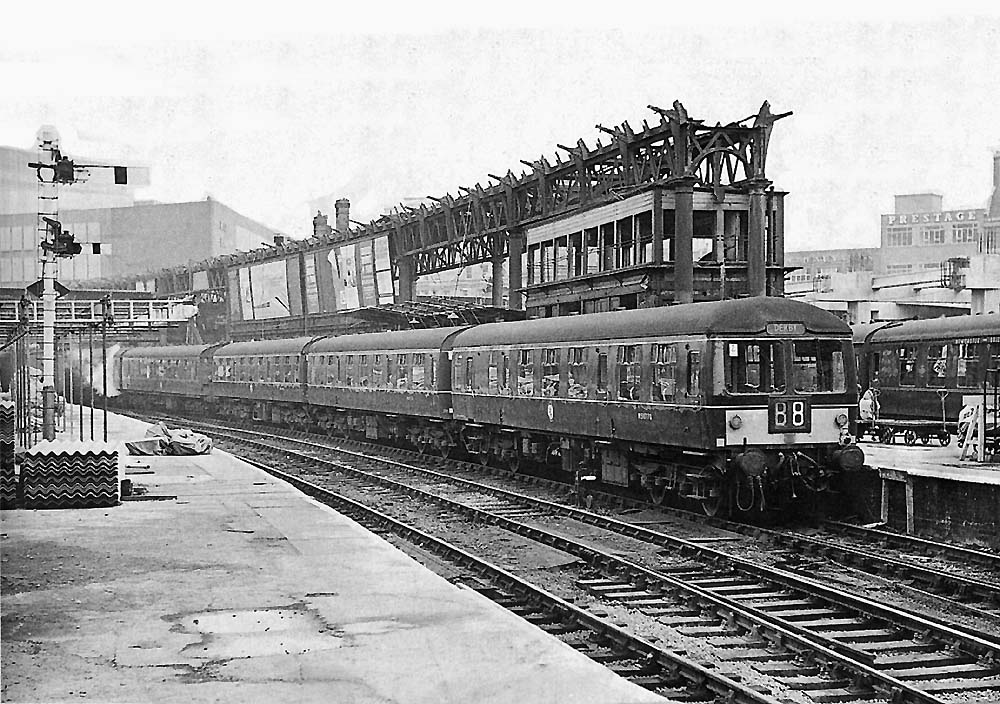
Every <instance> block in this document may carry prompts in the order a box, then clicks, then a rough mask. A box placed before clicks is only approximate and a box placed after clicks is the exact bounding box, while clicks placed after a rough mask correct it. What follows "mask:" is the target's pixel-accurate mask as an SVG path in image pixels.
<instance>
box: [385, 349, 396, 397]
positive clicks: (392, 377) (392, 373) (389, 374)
mask: <svg viewBox="0 0 1000 704" xmlns="http://www.w3.org/2000/svg"><path fill="white" fill-rule="evenodd" d="M395 360H396V357H395V356H394V355H391V354H387V355H386V356H385V385H386V388H389V389H395V388H396V364H395Z"/></svg>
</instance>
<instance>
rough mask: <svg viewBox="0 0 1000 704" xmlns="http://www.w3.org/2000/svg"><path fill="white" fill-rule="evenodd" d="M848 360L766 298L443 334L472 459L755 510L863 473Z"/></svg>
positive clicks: (840, 342) (844, 335)
mask: <svg viewBox="0 0 1000 704" xmlns="http://www.w3.org/2000/svg"><path fill="white" fill-rule="evenodd" d="M851 351H852V348H851V337H850V328H849V327H848V326H847V325H846V324H844V323H843V322H841V321H840V320H839V319H838V318H836V317H835V316H833V315H832V314H830V313H827V312H825V311H822V310H820V309H818V308H815V307H813V306H810V305H808V304H805V303H801V302H797V301H789V300H785V299H777V298H754V299H744V300H736V301H722V302H712V303H697V304H691V305H684V306H674V307H669V308H651V309H644V310H631V311H617V312H612V313H598V314H593V315H584V316H574V317H565V318H551V319H540V320H529V321H524V322H515V323H494V324H488V325H479V326H476V327H474V328H471V329H469V330H467V331H464V332H461V333H459V334H458V336H457V337H456V338H455V342H454V351H453V359H452V372H453V378H452V403H453V404H454V416H455V419H456V420H457V421H461V422H465V423H466V424H467V426H466V429H465V431H464V434H465V442H466V444H467V445H468V447H469V448H470V449H471V450H472V451H474V452H476V453H478V454H480V456H482V457H485V458H489V457H491V456H492V457H495V458H499V459H500V460H501V461H504V462H507V463H509V464H511V465H516V464H518V463H519V462H520V461H522V460H524V459H529V460H531V461H533V462H535V463H543V464H548V465H549V466H550V467H552V469H553V470H560V471H562V472H564V473H566V472H569V473H575V474H580V473H583V474H584V475H586V476H594V477H598V478H599V479H600V481H602V482H604V483H607V484H614V485H619V486H639V487H642V488H644V489H646V490H647V491H648V492H649V493H650V495H651V496H652V497H653V498H654V499H657V500H661V501H662V500H663V499H664V497H665V496H666V494H668V493H675V494H679V496H680V497H681V498H686V499H689V500H694V501H696V502H698V503H701V504H702V505H703V507H704V508H705V510H706V511H708V512H710V513H714V512H717V511H719V510H720V509H724V508H735V509H738V510H739V509H742V510H751V509H753V508H757V509H760V508H761V507H762V506H761V502H762V501H765V502H770V501H776V500H785V499H791V498H794V497H795V496H796V492H805V491H810V490H812V491H817V490H823V489H825V488H826V487H827V484H828V478H829V476H831V475H832V474H834V473H836V472H837V471H839V470H840V469H843V468H854V467H857V466H860V464H861V463H862V462H863V454H862V453H861V451H860V450H859V449H858V448H857V447H856V446H855V445H854V444H853V439H852V438H851V436H850V432H849V427H848V426H849V422H850V420H851V419H852V418H853V417H854V415H855V414H856V409H855V404H856V401H857V393H856V386H855V368H854V359H853V355H852V354H851ZM765 496H766V497H767V498H766V499H764V497H765Z"/></svg>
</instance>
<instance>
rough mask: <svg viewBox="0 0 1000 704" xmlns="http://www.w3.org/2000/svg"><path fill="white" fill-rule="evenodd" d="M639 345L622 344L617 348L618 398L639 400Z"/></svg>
mask: <svg viewBox="0 0 1000 704" xmlns="http://www.w3.org/2000/svg"><path fill="white" fill-rule="evenodd" d="M640 374H641V369H640V367H639V346H638V345H622V346H620V347H619V348H618V398H619V399H621V400H623V401H625V400H632V401H638V400H639V380H640Z"/></svg>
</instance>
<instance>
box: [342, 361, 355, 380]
mask: <svg viewBox="0 0 1000 704" xmlns="http://www.w3.org/2000/svg"><path fill="white" fill-rule="evenodd" d="M344 386H354V355H353V354H349V355H347V361H346V362H345V363H344Z"/></svg>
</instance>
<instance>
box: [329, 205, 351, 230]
mask: <svg viewBox="0 0 1000 704" xmlns="http://www.w3.org/2000/svg"><path fill="white" fill-rule="evenodd" d="M333 207H334V208H335V209H336V213H337V215H336V223H337V232H338V233H339V234H340V236H341V237H345V236H346V235H347V234H348V232H350V230H351V201H349V200H347V198H340V199H338V200H337V202H336V203H334V204H333Z"/></svg>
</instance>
